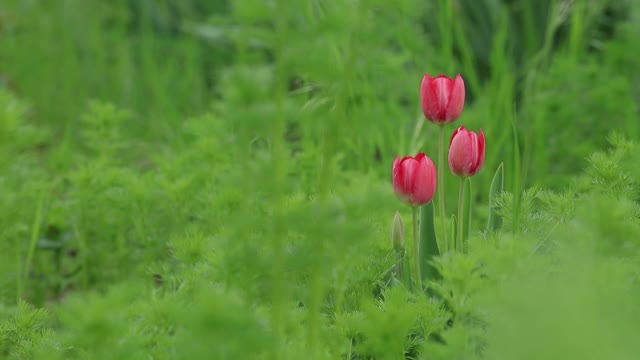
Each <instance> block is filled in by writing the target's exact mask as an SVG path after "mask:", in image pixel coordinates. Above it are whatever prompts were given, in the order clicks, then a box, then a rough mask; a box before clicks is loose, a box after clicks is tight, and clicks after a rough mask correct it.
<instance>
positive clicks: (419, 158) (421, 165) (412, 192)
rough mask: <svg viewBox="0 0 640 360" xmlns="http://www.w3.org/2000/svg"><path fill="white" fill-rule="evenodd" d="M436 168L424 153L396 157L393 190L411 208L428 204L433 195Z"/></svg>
mask: <svg viewBox="0 0 640 360" xmlns="http://www.w3.org/2000/svg"><path fill="white" fill-rule="evenodd" d="M437 182H438V176H437V172H436V166H435V165H434V164H433V161H431V159H429V157H428V156H427V155H425V154H424V153H420V154H418V155H416V157H412V156H405V157H404V158H400V156H398V157H397V158H396V160H395V161H394V162H393V190H395V192H396V194H397V195H398V196H399V197H400V198H401V199H402V200H404V201H405V202H407V203H408V204H409V205H411V206H415V205H424V204H428V203H429V202H430V201H431V200H432V199H433V196H434V195H435V192H436V184H437Z"/></svg>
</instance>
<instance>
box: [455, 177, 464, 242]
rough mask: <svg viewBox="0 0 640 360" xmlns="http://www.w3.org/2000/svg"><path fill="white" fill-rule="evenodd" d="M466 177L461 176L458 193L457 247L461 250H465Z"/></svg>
mask: <svg viewBox="0 0 640 360" xmlns="http://www.w3.org/2000/svg"><path fill="white" fill-rule="evenodd" d="M463 218H464V178H460V191H459V193H458V234H457V237H458V240H457V241H456V242H457V244H456V249H457V250H458V251H459V252H461V253H462V252H464V249H463V248H464V245H463V240H464V236H463V235H464V234H463V231H464V230H463V229H464V226H463V225H464V219H463Z"/></svg>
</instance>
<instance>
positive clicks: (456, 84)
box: [444, 74, 465, 123]
mask: <svg viewBox="0 0 640 360" xmlns="http://www.w3.org/2000/svg"><path fill="white" fill-rule="evenodd" d="M464 100H465V89H464V80H463V79H462V76H460V74H458V75H457V76H456V79H455V80H453V81H452V84H451V87H450V88H449V97H448V102H447V103H445V104H446V108H445V115H444V118H445V119H446V122H447V123H450V122H452V121H454V120H456V119H458V118H459V117H460V114H462V110H464Z"/></svg>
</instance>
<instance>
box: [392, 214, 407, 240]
mask: <svg viewBox="0 0 640 360" xmlns="http://www.w3.org/2000/svg"><path fill="white" fill-rule="evenodd" d="M391 244H393V248H394V249H395V250H402V249H404V223H403V222H402V217H401V216H400V213H399V212H397V211H396V214H395V215H394V216H393V224H392V225H391Z"/></svg>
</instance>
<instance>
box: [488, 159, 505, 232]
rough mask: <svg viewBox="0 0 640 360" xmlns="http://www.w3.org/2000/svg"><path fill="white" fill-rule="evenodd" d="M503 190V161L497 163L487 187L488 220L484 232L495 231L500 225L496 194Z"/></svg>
mask: <svg viewBox="0 0 640 360" xmlns="http://www.w3.org/2000/svg"><path fill="white" fill-rule="evenodd" d="M503 191H504V163H500V165H498V169H497V170H496V172H495V174H494V175H493V180H491V188H490V189H489V220H488V221H487V228H486V230H485V233H486V234H488V233H489V232H491V231H496V230H498V229H500V228H501V227H502V217H501V216H500V215H498V213H497V206H496V201H497V198H498V196H499V195H500V194H501V193H502V192H503Z"/></svg>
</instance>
